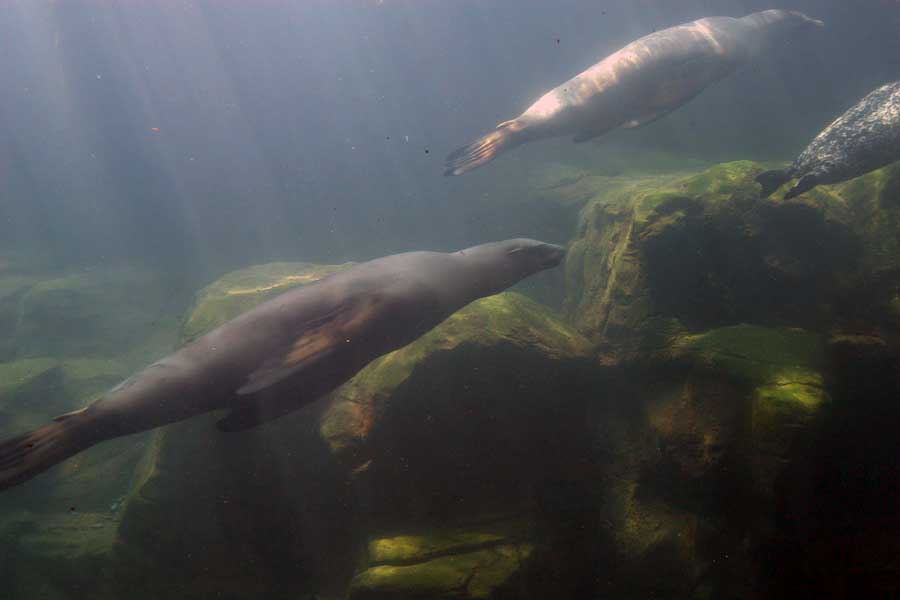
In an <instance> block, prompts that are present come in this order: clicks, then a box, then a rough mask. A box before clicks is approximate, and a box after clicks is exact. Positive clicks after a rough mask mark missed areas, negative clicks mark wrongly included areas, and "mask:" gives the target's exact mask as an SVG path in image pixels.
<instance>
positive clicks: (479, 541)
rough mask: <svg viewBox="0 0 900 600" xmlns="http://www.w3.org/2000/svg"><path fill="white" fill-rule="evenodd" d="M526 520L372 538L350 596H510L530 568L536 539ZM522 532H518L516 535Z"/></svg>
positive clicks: (400, 598)
mask: <svg viewBox="0 0 900 600" xmlns="http://www.w3.org/2000/svg"><path fill="white" fill-rule="evenodd" d="M524 528H525V525H524V524H522V523H515V522H513V523H504V522H500V523H488V524H485V525H482V526H481V527H467V528H462V529H459V530H453V529H450V530H447V529H443V530H440V529H438V530H432V531H427V532H421V533H416V534H412V535H399V536H389V537H380V538H376V539H373V540H370V541H369V544H368V559H367V565H366V567H365V568H364V569H363V570H362V571H361V572H360V573H358V574H357V575H356V576H355V577H354V578H353V580H352V581H351V582H350V591H349V595H348V596H349V598H351V599H354V600H362V599H387V598H391V599H396V600H405V599H414V598H458V599H460V600H465V599H469V598H472V599H475V598H496V597H505V596H502V594H503V593H504V591H505V593H507V594H509V593H511V592H512V593H515V590H516V586H515V581H516V578H517V577H521V575H522V572H523V571H524V570H526V569H527V563H528V560H529V558H530V557H531V555H532V552H533V545H532V544H531V543H529V542H527V541H524V540H523V539H522V535H523V533H524ZM516 533H518V535H516Z"/></svg>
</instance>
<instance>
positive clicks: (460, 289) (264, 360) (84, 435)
mask: <svg viewBox="0 0 900 600" xmlns="http://www.w3.org/2000/svg"><path fill="white" fill-rule="evenodd" d="M564 254H565V251H564V250H563V249H562V248H561V247H559V246H554V245H552V244H545V243H543V242H538V241H535V240H527V239H515V240H507V241H503V242H495V243H490V244H483V245H480V246H475V247H472V248H468V249H466V250H460V251H459V252H454V253H447V254H445V253H441V252H409V253H405V254H396V255H393V256H388V257H385V258H380V259H377V260H372V261H369V262H366V263H361V264H359V265H356V266H354V267H352V268H350V269H348V270H346V271H342V272H339V273H336V274H334V275H331V276H329V277H327V278H325V279H322V280H321V281H318V282H316V283H313V284H310V285H308V286H304V287H301V288H297V289H295V290H292V291H289V292H286V293H284V294H282V295H280V296H278V297H276V298H273V299H272V300H270V301H268V302H266V303H264V304H261V305H259V306H258V307H256V308H254V309H253V310H250V311H249V312H247V313H245V314H243V315H241V316H239V317H237V318H236V319H233V320H231V321H229V322H228V323H225V324H224V325H222V326H221V327H219V328H217V329H215V330H213V331H211V332H210V333H208V334H206V335H205V336H203V337H201V338H199V339H197V340H195V341H193V342H191V343H190V344H188V345H186V346H184V347H183V348H182V349H180V350H178V351H177V352H175V353H174V354H171V355H169V356H168V357H166V358H164V359H162V360H160V361H159V362H156V363H154V364H152V365H150V366H149V367H147V368H146V369H144V370H143V371H141V372H140V373H138V374H136V375H135V376H133V377H131V378H130V379H127V380H126V381H124V382H122V383H121V384H119V385H118V386H116V387H115V388H113V389H112V390H110V391H109V392H108V393H107V394H106V395H105V396H104V397H102V398H100V399H99V400H97V401H96V402H94V403H93V404H91V405H89V406H88V407H86V408H84V409H82V410H79V411H75V412H73V413H69V414H66V415H62V416H60V417H57V418H56V419H54V422H52V423H50V424H48V425H46V426H44V427H42V428H40V429H37V430H35V431H32V432H30V433H26V434H24V435H21V436H19V437H16V438H13V439H10V440H8V441H6V442H3V443H0V490H2V489H5V488H8V487H11V486H14V485H16V484H19V483H21V482H23V481H26V480H28V479H30V478H32V477H34V476H35V475H36V474H38V473H40V472H41V471H44V470H45V469H47V468H49V467H51V466H53V465H54V464H56V463H58V462H60V461H62V460H65V459H66V458H68V457H70V456H72V455H74V454H77V453H78V452H81V451H82V450H84V449H86V448H88V447H90V446H93V445H94V444H97V443H99V442H102V441H104V440H108V439H111V438H115V437H119V436H123V435H128V434H131V433H136V432H139V431H145V430H147V429H152V428H155V427H160V426H162V425H166V424H168V423H173V422H176V421H181V420H184V419H188V418H190V417H193V416H195V415H199V414H202V413H206V412H209V411H213V410H217V409H231V413H230V414H229V415H228V416H227V417H225V418H224V419H223V420H222V421H220V422H219V426H220V428H221V429H223V430H225V431H238V430H243V429H249V428H251V427H255V426H256V425H259V424H260V423H263V422H265V421H268V420H271V419H275V418H277V417H279V416H282V415H284V414H287V413H289V412H291V411H293V410H296V409H297V408H299V407H301V406H303V405H304V404H308V403H310V402H312V401H314V400H316V399H317V398H319V397H321V396H323V395H324V394H326V393H328V392H330V391H331V390H333V389H335V388H336V387H338V386H339V385H341V384H342V383H344V382H345V381H347V380H348V379H350V378H351V377H353V375H355V374H356V373H357V372H358V371H359V370H360V369H362V368H363V367H364V366H366V365H367V364H368V363H369V362H371V361H372V360H374V359H375V358H377V357H379V356H381V355H383V354H386V353H388V352H390V351H392V350H396V349H397V348H400V347H401V346H404V345H406V344H408V343H410V342H412V341H413V340H415V339H416V338H418V337H419V336H421V335H422V334H424V333H425V332H427V331H429V330H430V329H431V328H433V327H434V326H436V325H437V324H439V323H440V322H441V321H443V320H444V319H445V318H447V317H448V316H450V315H451V314H452V313H453V312H455V311H457V310H459V309H460V308H462V307H463V306H465V305H466V304H468V303H470V302H472V301H473V300H476V299H478V298H481V297H483V296H488V295H491V294H496V293H498V292H500V291H503V290H505V289H506V288H508V287H509V286H511V285H513V284H515V283H516V282H518V281H519V280H521V279H523V278H525V277H527V276H529V275H531V274H533V273H536V272H538V271H541V270H543V269H547V268H550V267H554V266H556V265H558V264H559V263H560V261H561V260H562V258H563V256H564Z"/></svg>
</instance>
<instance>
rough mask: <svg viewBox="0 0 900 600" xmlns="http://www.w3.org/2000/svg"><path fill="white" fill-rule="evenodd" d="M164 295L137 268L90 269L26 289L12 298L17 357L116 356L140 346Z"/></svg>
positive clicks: (152, 277)
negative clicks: (130, 347) (14, 305)
mask: <svg viewBox="0 0 900 600" xmlns="http://www.w3.org/2000/svg"><path fill="white" fill-rule="evenodd" d="M165 302H166V289H165V286H164V282H163V281H162V279H161V278H160V277H159V276H158V275H157V274H155V273H153V272H150V271H145V270H141V269H137V268H112V269H99V268H97V269H91V270H84V271H78V272H75V273H69V274H62V275H57V276H54V277H49V278H42V279H41V280H40V281H37V282H35V283H34V284H33V285H30V286H29V287H28V289H27V290H25V291H22V292H21V293H20V294H18V296H17V303H18V306H17V314H16V318H15V320H14V322H13V324H12V328H11V329H12V330H11V333H10V335H11V336H12V338H13V340H14V346H15V353H16V356H17V357H29V356H57V357H64V356H71V357H79V356H83V355H97V354H99V355H103V354H110V355H112V354H116V353H120V352H122V350H123V349H124V348H127V347H129V346H134V345H137V344H140V343H141V342H142V341H143V339H144V337H145V336H146V335H147V334H148V331H150V330H151V329H152V328H153V327H154V326H155V325H156V322H157V321H158V320H159V319H160V317H161V316H162V315H163V310H164V306H165Z"/></svg>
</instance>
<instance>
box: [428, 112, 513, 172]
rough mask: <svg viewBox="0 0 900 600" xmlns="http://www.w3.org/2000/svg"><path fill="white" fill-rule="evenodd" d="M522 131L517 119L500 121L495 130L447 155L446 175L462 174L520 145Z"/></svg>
mask: <svg viewBox="0 0 900 600" xmlns="http://www.w3.org/2000/svg"><path fill="white" fill-rule="evenodd" d="M521 132H522V128H521V125H519V124H518V123H517V122H516V121H515V120H512V121H504V122H503V123H500V125H498V126H497V128H496V129H495V130H494V131H492V132H490V133H489V134H487V135H485V136H482V137H480V138H478V139H477V140H475V141H474V142H472V143H471V144H469V145H467V146H463V147H462V148H457V149H456V150H454V151H453V152H451V153H450V154H449V155H447V161H446V167H447V168H446V170H445V171H444V175H462V174H463V173H466V172H467V171H471V170H472V169H477V168H478V167H480V166H482V165H485V164H487V163H489V162H490V161H492V160H494V159H495V158H497V156H498V155H499V154H500V153H501V152H505V151H507V150H509V149H510V148H513V147H515V146H518V145H519V144H520V143H521V142H522V139H521Z"/></svg>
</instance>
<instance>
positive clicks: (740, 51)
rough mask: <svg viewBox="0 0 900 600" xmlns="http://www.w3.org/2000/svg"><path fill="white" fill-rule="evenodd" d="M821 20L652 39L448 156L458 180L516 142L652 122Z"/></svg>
mask: <svg viewBox="0 0 900 600" xmlns="http://www.w3.org/2000/svg"><path fill="white" fill-rule="evenodd" d="M810 26H822V22H821V21H817V20H814V19H810V18H809V17H807V16H806V15H804V14H803V13H800V12H797V11H788V10H765V11H762V12H758V13H753V14H750V15H747V16H746V17H743V18H740V19H734V18H731V17H708V18H705V19H699V20H697V21H692V22H690V23H685V24H683V25H678V26H676V27H671V28H669V29H664V30H662V31H657V32H655V33H651V34H650V35H647V36H644V37H642V38H640V39H638V40H636V41H634V42H631V43H630V44H628V45H627V46H625V47H624V48H622V49H621V50H619V51H617V52H615V53H613V54H610V55H609V56H607V57H606V58H604V59H603V60H601V61H600V62H598V63H597V64H595V65H594V66H592V67H591V68H589V69H588V70H586V71H584V72H583V73H580V74H579V75H576V76H575V77H574V78H572V79H570V80H569V81H567V82H565V83H563V84H562V85H560V86H559V87H557V88H555V89H553V90H551V91H549V92H548V93H546V94H544V95H543V96H542V97H541V98H540V99H539V100H538V101H537V102H535V103H534V104H532V105H531V106H530V107H529V108H528V109H527V110H526V111H525V112H524V113H522V114H521V115H519V116H518V117H516V118H515V119H513V120H511V121H505V122H503V123H500V124H499V125H497V128H496V129H495V130H494V131H492V132H490V133H489V134H487V135H485V136H484V137H482V138H480V139H478V140H476V141H475V142H473V143H471V144H469V145H468V146H463V147H462V148H459V149H458V150H456V151H455V152H453V153H451V154H450V155H449V156H448V157H447V168H446V171H445V172H444V174H445V175H461V174H462V173H465V172H467V171H471V170H472V169H475V168H478V167H480V166H482V165H484V164H485V163H487V162H489V161H491V160H493V159H494V158H496V157H497V155H499V154H500V153H502V152H506V151H507V150H510V149H511V148H514V147H516V146H518V145H519V144H522V143H525V142H530V141H533V140H538V139H544V138H550V137H557V136H563V135H574V136H575V137H574V140H573V141H575V142H583V141H585V140H589V139H591V138H594V137H597V136H599V135H602V134H604V133H606V132H608V131H610V130H611V129H615V128H616V127H626V128H633V127H639V126H641V125H646V124H647V123H650V122H652V121H655V120H657V119H659V118H661V117H663V116H665V115H666V114H668V113H669V112H671V111H673V110H675V109H676V108H678V107H679V106H681V105H682V104H685V103H686V102H688V101H689V100H691V99H692V98H694V97H695V96H696V95H697V94H699V93H700V92H702V91H703V90H704V89H705V88H706V87H707V86H708V85H710V84H711V83H714V82H716V81H718V80H719V79H722V78H723V77H725V76H726V75H728V74H730V73H731V72H733V71H734V70H735V69H737V68H738V67H739V66H741V65H743V64H745V63H747V62H748V61H750V60H751V59H752V58H754V57H755V56H757V55H758V54H760V53H762V52H763V51H764V50H765V49H766V48H768V47H770V46H771V45H773V44H774V43H776V42H778V41H781V40H785V39H787V38H788V37H789V36H790V35H791V34H792V33H794V32H796V31H797V30H800V29H803V28H806V27H810Z"/></svg>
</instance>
